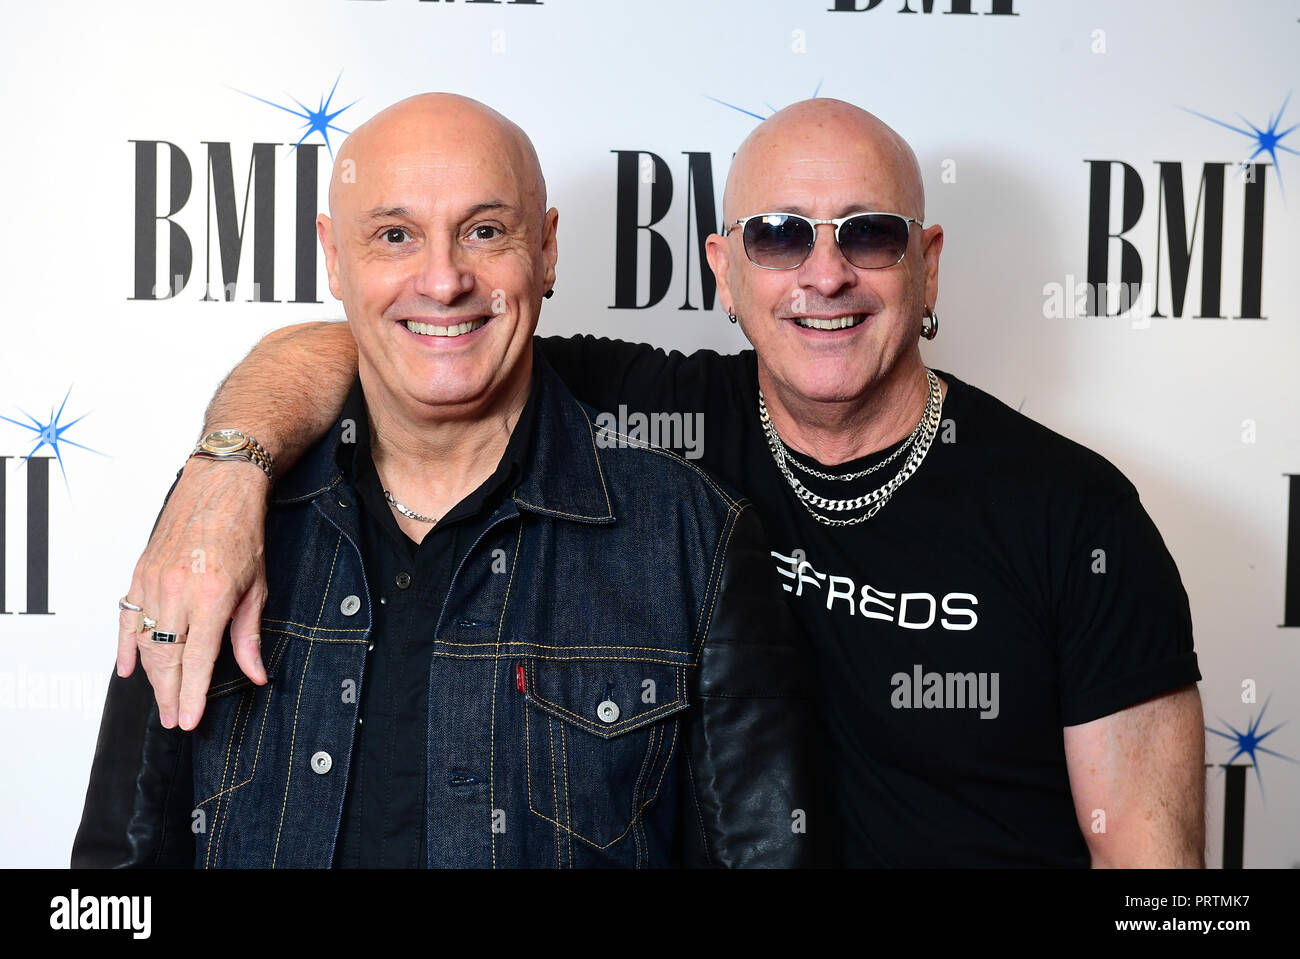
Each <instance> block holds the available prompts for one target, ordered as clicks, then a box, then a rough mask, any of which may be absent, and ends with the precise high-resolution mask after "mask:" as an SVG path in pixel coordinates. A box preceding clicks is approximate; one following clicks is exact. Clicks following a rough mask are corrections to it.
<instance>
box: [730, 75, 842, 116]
mask: <svg viewBox="0 0 1300 959" xmlns="http://www.w3.org/2000/svg"><path fill="white" fill-rule="evenodd" d="M821 88H822V82H821V81H820V80H818V81H817V86H816V87H815V88H813V93H812V97H810V98H809V99H816V97H817V94H818V93H820V92H821ZM704 97H705V99H706V100H712V101H713V102H714V103H720V104H722V105H723V106H724V107H726V108H727V109H728V110H735V111H736V112H737V113H743V114H745V116H747V117H753V118H754V119H755V120H766V119H767V117H765V116H763V115H762V114H761V113H755V112H754V111H753V110H746V109H745V108H744V107H738V106H736V105H735V104H734V103H728V102H727V101H726V100H719V99H718V98H717V97H711V96H709V95H708V94H707V93H706V94H704ZM763 106H765V107H767V116H769V117H770V116H771V115H772V114H773V113H775V112H776V107H774V106H772V104H770V103H768V102H767V101H764V102H763Z"/></svg>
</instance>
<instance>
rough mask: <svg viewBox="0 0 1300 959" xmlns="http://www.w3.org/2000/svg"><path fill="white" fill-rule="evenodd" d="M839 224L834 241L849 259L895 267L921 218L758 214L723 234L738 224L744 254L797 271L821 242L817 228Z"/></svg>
mask: <svg viewBox="0 0 1300 959" xmlns="http://www.w3.org/2000/svg"><path fill="white" fill-rule="evenodd" d="M823 223H830V224H832V225H833V226H834V227H835V242H836V243H837V244H838V245H839V248H840V252H841V253H842V254H844V259H846V260H848V261H849V262H850V263H852V264H853V265H854V266H856V267H859V268H860V269H863V270H881V269H884V268H885V267H887V266H893V265H894V264H895V263H898V262H899V261H900V260H902V259H903V254H904V253H906V252H907V241H908V238H909V237H910V236H911V231H912V224H913V223H915V224H916V225H917V226H922V225H923V224H922V223H921V221H920V220H918V219H917V218H916V217H911V216H903V215H902V214H900V213H851V214H849V215H848V216H842V217H839V218H838V219H835V220H813V219H810V218H808V217H806V216H800V215H799V214H797V213H757V214H755V215H754V216H747V217H744V218H743V219H740V220H737V221H736V222H735V223H733V224H731V226H729V227H727V231H726V233H724V234H723V236H730V235H731V232H732V231H733V230H735V229H737V228H739V229H740V231H741V234H740V235H741V237H742V238H743V240H744V242H745V255H746V256H747V257H749V261H750V262H751V263H753V264H754V265H755V266H761V267H762V268H763V269H765V270H793V269H794V268H795V267H797V266H801V265H802V264H803V261H804V260H806V259H808V255H809V254H810V253H812V249H813V244H814V243H816V242H817V227H818V226H820V225H821V224H823Z"/></svg>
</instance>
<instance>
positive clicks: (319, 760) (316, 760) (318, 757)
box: [311, 749, 334, 776]
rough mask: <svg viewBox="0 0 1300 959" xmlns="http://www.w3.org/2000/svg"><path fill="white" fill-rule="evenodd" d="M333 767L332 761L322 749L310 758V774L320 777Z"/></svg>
mask: <svg viewBox="0 0 1300 959" xmlns="http://www.w3.org/2000/svg"><path fill="white" fill-rule="evenodd" d="M333 765H334V760H333V759H331V758H330V754H329V753H327V752H325V750H323V749H322V750H321V751H320V752H318V753H316V754H315V755H313V756H312V757H311V768H312V772H316V773H320V774H321V775H322V776H324V775H325V774H326V773H327V772H329V771H330V767H331V766H333Z"/></svg>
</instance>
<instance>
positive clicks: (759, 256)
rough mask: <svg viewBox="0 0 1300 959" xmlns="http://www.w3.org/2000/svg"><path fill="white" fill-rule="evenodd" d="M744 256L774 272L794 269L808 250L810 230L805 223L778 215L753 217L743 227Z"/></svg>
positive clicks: (810, 244) (793, 217) (804, 221)
mask: <svg viewBox="0 0 1300 959" xmlns="http://www.w3.org/2000/svg"><path fill="white" fill-rule="evenodd" d="M744 238H745V255H746V256H748V257H749V258H750V259H751V260H753V261H754V262H755V263H757V264H758V265H759V266H765V267H768V268H769V269H774V270H788V269H791V268H793V267H796V266H798V265H799V264H800V263H802V262H803V261H804V258H805V257H807V256H808V250H809V249H810V248H811V247H812V240H813V234H812V226H811V225H810V224H809V223H808V221H807V220H801V219H799V218H798V217H796V216H788V215H786V214H782V213H773V214H770V215H768V216H756V217H754V218H752V219H751V220H749V222H747V223H746V224H745V233H744Z"/></svg>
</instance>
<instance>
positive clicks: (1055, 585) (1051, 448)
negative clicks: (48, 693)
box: [542, 336, 1200, 866]
mask: <svg viewBox="0 0 1300 959" xmlns="http://www.w3.org/2000/svg"><path fill="white" fill-rule="evenodd" d="M542 346H543V350H544V352H545V353H546V356H547V357H548V359H549V360H550V361H551V363H552V365H553V366H554V367H555V369H556V370H557V371H558V372H559V373H560V375H561V376H562V377H563V378H564V379H565V381H566V382H567V383H568V385H569V387H570V388H571V389H572V390H573V392H574V394H575V395H576V396H577V397H578V398H579V399H581V400H583V401H585V402H587V403H590V404H591V405H593V406H595V407H596V408H597V410H600V411H602V413H603V415H607V416H609V417H613V418H615V419H619V418H621V420H620V428H621V429H622V430H623V431H624V432H628V433H630V434H631V435H637V433H636V431H637V430H638V429H640V430H642V434H641V436H640V437H639V438H645V439H650V440H651V441H655V442H658V443H659V444H660V445H664V446H669V447H676V448H677V449H678V451H679V452H681V453H683V454H684V455H686V456H687V457H688V458H693V459H695V460H696V462H698V464H699V465H700V466H702V467H703V468H704V469H706V470H709V471H710V472H712V473H713V474H714V475H716V476H717V477H718V478H719V479H721V480H722V481H723V482H725V483H727V484H728V485H730V486H732V487H734V488H735V489H736V490H738V491H740V492H741V493H743V494H744V495H745V496H747V497H748V498H749V499H750V500H751V501H752V502H753V503H754V504H755V505H756V506H757V507H758V511H759V515H760V516H761V518H762V520H763V524H764V526H765V528H766V530H767V534H768V538H769V540H770V542H771V547H772V557H773V563H774V564H775V566H776V568H777V571H778V573H779V579H780V582H781V584H782V588H783V589H785V590H786V594H787V599H788V600H789V601H790V603H791V606H792V608H793V610H794V612H795V615H796V616H797V618H798V619H799V621H800V622H801V624H802V625H803V627H804V629H805V630H806V632H807V634H808V638H809V639H810V640H811V642H812V645H813V649H814V655H815V657H816V662H815V671H816V675H817V684H818V685H817V696H818V707H819V713H820V716H821V720H822V724H823V735H824V745H825V775H826V777H827V784H828V787H829V794H830V800H831V807H832V815H833V817H834V822H832V823H830V824H829V828H830V829H831V830H832V836H831V844H832V846H833V847H834V848H835V849H836V852H837V858H838V861H839V862H841V863H842V864H844V865H852V866H932V865H963V866H965V865H969V866H1086V865H1088V863H1089V855H1088V850H1087V846H1086V844H1085V842H1084V839H1083V835H1082V833H1081V832H1080V829H1079V826H1078V821H1077V819H1076V815H1075V810H1074V806H1073V802H1072V800H1071V794H1070V784H1069V778H1068V774H1067V770H1066V763H1065V750H1064V742H1063V734H1062V727H1064V726H1070V725H1076V724H1079V723H1086V722H1089V721H1091V720H1094V719H1098V718H1100V717H1102V716H1106V715H1109V714H1111V713H1114V712H1116V711H1118V710H1121V709H1123V708H1125V707H1127V706H1131V705H1133V704H1135V703H1138V702H1140V701H1141V700H1143V699H1146V698H1149V697H1151V696H1154V695H1157V694H1159V693H1161V692H1165V691H1168V690H1170V689H1174V688H1176V687H1179V686H1183V685H1186V684H1188V683H1192V682H1195V681H1197V680H1198V679H1200V673H1199V671H1198V669H1197V664H1196V654H1195V653H1194V652H1193V649H1192V626H1191V614H1190V611H1189V608H1188V603H1187V595H1186V592H1185V591H1184V589H1183V586H1182V582H1181V580H1180V578H1179V576H1178V571H1177V569H1176V567H1175V566H1174V562H1173V559H1172V558H1171V557H1170V555H1169V552H1168V550H1167V549H1166V548H1165V545H1164V542H1163V540H1162V539H1161V538H1160V534H1159V532H1158V531H1157V530H1156V528H1155V526H1154V525H1153V524H1152V522H1151V520H1150V518H1149V517H1148V516H1147V514H1146V511H1145V510H1144V509H1143V508H1142V506H1141V504H1140V502H1139V501H1138V494H1137V491H1136V490H1135V489H1134V488H1133V485H1132V484H1131V483H1129V482H1128V480H1127V479H1125V478H1124V476H1123V475H1122V474H1121V473H1120V472H1119V471H1118V470H1117V469H1116V468H1115V467H1114V466H1112V465H1111V464H1110V463H1108V462H1107V461H1106V460H1105V459H1103V458H1102V457H1100V456H1098V455H1097V454H1096V453H1093V452H1091V451H1090V450H1088V449H1086V448H1084V447H1082V446H1080V445H1078V444H1077V443H1074V442H1072V441H1070V440H1068V439H1066V438H1064V437H1062V436H1060V435H1059V434H1056V433H1054V432H1052V431H1051V430H1049V429H1047V428H1045V427H1043V426H1040V425H1039V424H1037V423H1035V422H1033V421H1032V420H1030V419H1029V418H1027V417H1025V416H1022V415H1021V414H1020V413H1018V412H1016V411H1015V410H1012V409H1011V408H1010V407H1008V406H1006V405H1005V404H1003V403H1001V402H1000V401H998V400H996V399H995V398H993V397H992V396H990V395H988V394H987V393H985V392H983V391H982V390H979V389H976V388H975V387H973V386H969V385H967V384H965V383H963V382H962V381H961V380H959V379H957V378H956V377H954V376H952V375H951V374H948V373H943V372H940V371H936V372H938V373H939V375H940V376H941V377H942V378H943V379H944V380H945V381H946V382H947V383H948V392H947V397H946V399H945V400H944V405H943V416H942V423H941V426H940V430H939V434H938V435H937V436H936V437H935V439H934V442H933V445H932V446H931V447H930V450H929V453H928V454H927V455H926V457H925V460H924V461H923V462H922V464H921V466H920V468H919V469H918V470H917V471H916V473H915V474H914V475H913V476H912V477H911V478H910V479H909V480H908V481H907V482H905V483H904V484H903V485H902V486H901V487H899V488H898V490H897V491H896V492H895V493H894V495H893V497H892V499H891V500H890V502H889V503H888V504H886V505H885V506H884V508H883V509H881V510H880V512H879V513H877V514H876V515H875V516H874V517H873V518H871V519H870V520H867V521H866V522H864V523H861V524H859V525H856V526H849V527H841V528H831V527H827V526H824V525H822V524H821V523H818V522H817V521H815V520H814V519H813V518H812V517H811V516H810V515H809V514H808V512H807V511H806V510H805V509H804V507H803V506H802V505H801V503H800V502H799V501H798V500H797V499H796V498H795V496H794V494H793V492H792V491H791V489H790V487H789V485H788V483H787V481H786V480H785V478H784V477H783V476H782V474H781V473H780V471H779V470H778V468H777V466H776V463H775V461H774V460H773V457H772V454H771V452H770V450H769V449H768V446H767V443H766V440H765V438H764V434H763V430H762V426H761V424H760V421H759V416H758V380H757V361H756V358H755V355H754V353H753V351H745V352H743V353H740V354H736V355H730V356H723V355H719V354H717V353H714V352H712V351H700V352H697V353H694V354H692V355H690V356H686V355H683V354H681V353H678V352H673V353H665V352H664V351H663V350H657V349H653V348H651V347H647V346H639V345H634V344H630V343H623V342H619V341H611V340H608V339H603V338H602V339H597V338H595V337H591V336H579V337H571V338H563V339H562V338H549V339H546V340H544V341H543V342H542ZM674 414H675V415H674ZM895 449H897V447H890V448H889V449H885V450H881V451H880V452H879V453H876V454H873V455H872V456H868V457H864V458H862V459H860V460H855V461H853V462H849V463H844V464H840V465H839V466H836V467H827V466H823V465H821V464H818V463H815V462H814V461H812V460H810V459H806V458H805V459H804V462H805V463H806V464H807V465H810V466H813V467H814V468H816V469H819V470H821V471H823V472H828V473H840V474H844V473H851V472H858V471H860V470H863V469H866V468H868V467H870V466H872V465H874V464H875V463H878V462H879V461H880V460H882V459H884V458H885V457H887V456H889V455H890V453H892V452H893V451H894V450H895ZM906 455H907V454H904V455H903V456H900V457H899V458H898V459H896V460H894V461H893V462H892V463H890V464H888V465H886V466H885V467H883V468H882V469H880V470H879V471H877V472H875V473H872V474H871V475H870V476H869V477H864V478H862V479H860V480H856V481H853V482H847V483H832V482H829V481H825V480H815V479H812V478H810V477H808V476H807V475H806V474H803V475H800V479H801V481H802V482H804V483H805V485H807V486H808V487H809V488H810V489H812V490H813V491H814V492H816V493H818V494H820V495H823V496H827V497H834V498H841V497H853V496H857V495H860V494H862V493H864V492H867V491H869V490H871V489H874V488H875V487H877V486H879V485H881V484H882V483H884V482H885V481H886V480H888V479H889V478H890V477H891V476H893V474H894V473H895V472H896V471H897V469H898V467H899V466H900V465H901V464H902V463H903V462H904V460H905V457H906Z"/></svg>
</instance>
